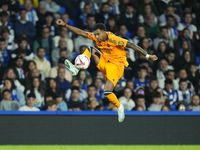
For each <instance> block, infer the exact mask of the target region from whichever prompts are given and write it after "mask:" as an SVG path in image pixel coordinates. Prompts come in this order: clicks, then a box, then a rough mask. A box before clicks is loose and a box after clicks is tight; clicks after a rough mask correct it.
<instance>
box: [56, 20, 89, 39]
mask: <svg viewBox="0 0 200 150" xmlns="http://www.w3.org/2000/svg"><path fill="white" fill-rule="evenodd" d="M56 23H57V25H61V26H64V27H66V28H68V29H69V30H71V31H72V32H74V33H75V34H78V35H81V36H83V37H86V38H87V37H88V33H87V32H85V31H83V30H81V29H78V28H76V27H72V26H70V25H68V24H65V23H64V22H63V21H62V19H58V20H57V21H56Z"/></svg>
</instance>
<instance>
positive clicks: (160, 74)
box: [156, 59, 168, 88]
mask: <svg viewBox="0 0 200 150" xmlns="http://www.w3.org/2000/svg"><path fill="white" fill-rule="evenodd" d="M167 70H168V62H167V61H166V59H161V60H160V62H159V68H158V69H157V71H156V76H157V78H158V86H159V87H160V88H164V82H165V76H164V74H165V72H166V71H167Z"/></svg>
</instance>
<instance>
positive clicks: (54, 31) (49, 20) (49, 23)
mask: <svg viewBox="0 0 200 150" xmlns="http://www.w3.org/2000/svg"><path fill="white" fill-rule="evenodd" d="M44 17H45V23H44V24H41V27H40V28H42V27H49V29H50V30H51V31H50V32H51V33H50V36H51V38H53V37H54V36H56V35H58V34H59V28H58V26H57V25H56V24H55V23H54V22H55V20H54V16H53V13H51V12H46V13H45V16H44ZM39 32H41V29H40V30H39ZM38 35H39V34H38Z"/></svg>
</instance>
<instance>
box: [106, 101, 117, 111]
mask: <svg viewBox="0 0 200 150" xmlns="http://www.w3.org/2000/svg"><path fill="white" fill-rule="evenodd" d="M107 110H110V111H117V107H116V106H115V105H114V104H113V103H111V102H109V104H108V107H107Z"/></svg>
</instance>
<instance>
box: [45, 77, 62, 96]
mask: <svg viewBox="0 0 200 150" xmlns="http://www.w3.org/2000/svg"><path fill="white" fill-rule="evenodd" d="M47 91H48V93H47V94H48V95H49V96H51V97H52V99H56V95H57V93H58V94H60V93H62V91H61V89H60V88H59V87H58V86H57V83H56V80H55V79H53V78H51V79H49V82H48V88H47Z"/></svg>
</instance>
